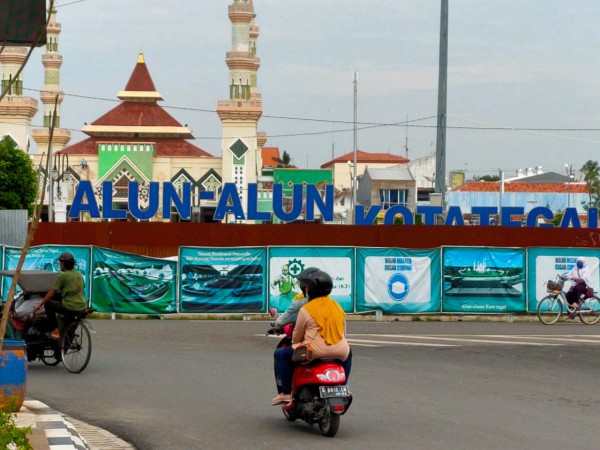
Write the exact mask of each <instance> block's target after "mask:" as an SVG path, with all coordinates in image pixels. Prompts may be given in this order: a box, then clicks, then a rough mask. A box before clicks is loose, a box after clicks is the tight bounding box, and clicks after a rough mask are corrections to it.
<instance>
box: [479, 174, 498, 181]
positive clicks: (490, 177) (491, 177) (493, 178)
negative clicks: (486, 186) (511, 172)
mask: <svg viewBox="0 0 600 450" xmlns="http://www.w3.org/2000/svg"><path fill="white" fill-rule="evenodd" d="M473 179H474V180H477V181H500V177H499V176H498V175H484V176H482V177H475V178H473Z"/></svg>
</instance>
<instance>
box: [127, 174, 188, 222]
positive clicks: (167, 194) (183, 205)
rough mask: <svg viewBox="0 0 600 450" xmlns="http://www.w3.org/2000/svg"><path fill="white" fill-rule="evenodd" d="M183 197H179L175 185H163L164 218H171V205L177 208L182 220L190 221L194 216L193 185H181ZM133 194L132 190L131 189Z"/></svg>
mask: <svg viewBox="0 0 600 450" xmlns="http://www.w3.org/2000/svg"><path fill="white" fill-rule="evenodd" d="M181 190H182V192H181V194H182V197H179V194H178V193H177V188H176V187H175V186H174V185H173V183H164V184H163V204H162V210H163V218H165V219H170V218H171V205H172V206H175V210H176V211H177V214H179V217H180V218H181V220H189V219H190V217H191V215H192V185H191V183H187V182H186V183H183V184H182V185H181ZM130 192H131V189H130Z"/></svg>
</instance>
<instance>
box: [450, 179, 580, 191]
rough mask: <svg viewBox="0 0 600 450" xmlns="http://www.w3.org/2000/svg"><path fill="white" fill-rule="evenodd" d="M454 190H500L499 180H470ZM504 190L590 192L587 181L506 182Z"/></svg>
mask: <svg viewBox="0 0 600 450" xmlns="http://www.w3.org/2000/svg"><path fill="white" fill-rule="evenodd" d="M453 191H459V192H500V182H499V181H469V182H467V183H464V184H461V185H460V186H458V187H457V188H455V189H453ZM504 192H564V193H567V192H571V193H573V194H576V193H579V194H585V193H587V192H588V189H587V186H586V184H585V183H571V184H570V186H569V183H526V182H508V183H504Z"/></svg>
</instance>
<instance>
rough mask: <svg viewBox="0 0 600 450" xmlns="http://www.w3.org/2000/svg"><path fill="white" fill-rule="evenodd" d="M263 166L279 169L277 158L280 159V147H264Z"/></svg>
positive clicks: (262, 152)
mask: <svg viewBox="0 0 600 450" xmlns="http://www.w3.org/2000/svg"><path fill="white" fill-rule="evenodd" d="M261 154H262V164H263V167H265V166H272V167H277V166H278V165H279V163H278V162H277V161H276V158H277V159H279V158H280V156H279V148H278V147H263V148H262V151H261Z"/></svg>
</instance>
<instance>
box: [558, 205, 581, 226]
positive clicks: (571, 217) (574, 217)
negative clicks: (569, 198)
mask: <svg viewBox="0 0 600 450" xmlns="http://www.w3.org/2000/svg"><path fill="white" fill-rule="evenodd" d="M560 227H561V228H569V227H573V228H581V222H580V221H579V215H578V214H577V208H567V209H565V215H564V216H563V218H562V220H561V222H560Z"/></svg>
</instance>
